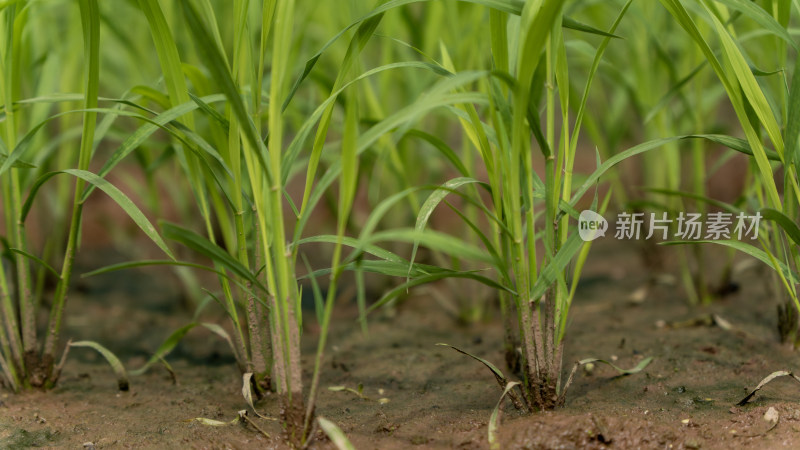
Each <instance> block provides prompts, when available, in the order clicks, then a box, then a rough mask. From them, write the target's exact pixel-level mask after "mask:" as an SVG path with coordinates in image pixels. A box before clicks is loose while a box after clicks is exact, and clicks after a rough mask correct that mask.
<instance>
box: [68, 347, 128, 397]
mask: <svg viewBox="0 0 800 450" xmlns="http://www.w3.org/2000/svg"><path fill="white" fill-rule="evenodd" d="M69 347H88V348H91V349H94V350H95V351H97V352H98V353H100V354H101V355H103V358H105V359H106V361H108V364H110V365H111V368H112V369H113V370H114V373H115V374H116V375H117V386H118V387H119V390H120V391H127V390H128V389H129V388H130V383H128V374H127V373H126V372H125V367H123V365H122V363H121V362H120V361H119V358H117V357H116V355H114V354H113V353H111V351H110V350H108V349H107V348H105V347H103V346H102V345H100V344H98V343H97V342H94V341H78V342H70V343H69Z"/></svg>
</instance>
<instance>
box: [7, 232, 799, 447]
mask: <svg viewBox="0 0 800 450" xmlns="http://www.w3.org/2000/svg"><path fill="white" fill-rule="evenodd" d="M670 251H672V250H670ZM106 253H108V252H105V253H104V252H103V251H93V252H88V254H89V255H90V256H89V257H88V258H87V257H84V259H83V260H82V261H81V264H82V268H83V269H84V270H90V269H93V268H97V267H99V266H102V265H104V264H108V263H109V261H105V262H104V258H106V257H107V256H108V255H106ZM84 254H87V253H84ZM116 257H117V258H118V256H116ZM725 258H726V253H725V252H719V253H717V252H715V249H711V248H709V251H708V255H707V259H708V260H709V264H708V267H707V276H708V277H709V278H710V279H714V277H715V276H716V275H718V272H719V270H720V267H721V266H722V261H723V260H724V259H725ZM108 259H114V256H113V255H112V256H111V257H109V258H108ZM736 261H737V269H736V270H735V271H734V278H733V281H734V282H735V283H736V285H737V287H738V289H736V290H735V292H733V293H731V294H729V295H727V296H726V297H724V298H722V299H720V300H717V301H716V302H714V303H713V304H712V305H711V306H708V307H704V306H695V307H692V306H689V305H688V304H687V301H686V299H685V296H684V294H683V290H682V289H681V288H680V286H679V285H678V283H677V282H676V281H675V280H676V279H677V278H676V277H675V276H674V274H673V275H672V276H664V275H663V274H662V275H661V276H657V277H654V276H653V274H651V273H648V271H647V270H645V268H644V266H643V264H642V257H641V254H640V251H639V248H638V247H637V246H636V245H634V244H632V243H627V242H621V241H617V240H615V239H613V238H605V239H601V240H599V241H598V242H597V243H596V244H595V246H594V247H593V249H592V252H591V254H590V256H589V260H588V262H587V266H586V268H585V269H584V276H583V277H582V279H581V283H580V285H579V288H578V292H577V295H576V298H575V301H574V303H573V306H572V309H571V311H570V323H569V328H568V334H567V337H566V347H565V356H564V373H565V376H566V373H567V372H568V370H569V368H571V366H572V363H573V362H575V361H577V360H579V359H583V358H589V357H595V358H602V359H607V360H613V361H614V362H615V364H617V365H619V366H621V367H633V366H635V365H636V364H638V363H639V362H640V361H641V360H642V359H644V358H646V357H650V356H652V357H653V358H654V359H653V362H652V363H651V364H650V365H649V366H647V367H646V368H645V369H644V370H643V371H642V372H640V373H638V374H635V375H630V376H624V377H621V376H617V374H616V372H614V371H613V370H612V369H611V368H609V367H607V366H604V365H598V366H597V367H595V368H594V370H591V371H587V370H583V369H579V370H578V372H577V374H576V377H575V381H574V383H573V385H572V387H571V388H570V391H569V393H568V396H567V402H566V405H565V406H564V407H563V408H560V409H558V410H556V411H553V412H547V413H534V414H530V415H524V414H521V413H520V412H517V411H515V410H514V408H513V406H512V405H511V403H510V402H508V401H506V402H505V403H504V404H503V406H502V411H503V412H502V415H501V419H502V420H501V425H500V429H499V435H498V440H499V444H500V447H501V448H532V449H570V448H597V449H602V448H664V449H670V448H675V449H679V448H691V449H697V448H703V449H729V448H745V447H746V448H800V383H797V382H796V381H794V380H792V379H790V378H788V377H784V378H782V379H778V380H776V381H774V382H772V383H770V384H769V385H767V386H766V387H765V388H764V389H762V390H761V391H760V392H759V393H758V394H756V396H755V397H754V398H753V400H752V401H751V402H750V403H748V404H747V405H745V406H735V404H736V403H737V402H738V401H739V400H741V399H742V398H743V397H744V396H745V395H747V393H748V390H749V389H752V388H754V387H755V386H756V385H757V384H758V382H759V381H760V380H761V379H762V378H764V377H766V376H767V375H769V374H770V373H772V372H774V371H777V370H793V369H794V368H795V367H796V365H797V362H798V353H797V352H794V351H792V350H791V349H789V348H787V347H786V346H783V345H781V344H780V343H779V339H778V335H777V331H776V330H777V325H776V322H777V314H776V305H777V301H776V300H775V299H774V298H771V297H770V296H769V294H768V293H767V290H766V289H765V286H764V283H763V280H764V279H765V278H766V274H767V272H766V270H765V269H764V268H763V267H761V266H760V265H759V264H760V263H757V264H755V263H754V264H748V263H747V262H746V258H744V257H740V256H737V259H736ZM672 266H674V264H670V263H669V261H668V262H667V263H666V265H665V267H667V269H666V270H665V272H669V268H670V267H672ZM654 279H655V280H656V281H654V282H653V281H652V280H654ZM211 283H213V280H212V281H211V282H210V284H209V287H213V284H211ZM648 286H649V287H648ZM442 287H443V288H444V287H446V285H442ZM645 289H646V291H645ZM477 291H478V290H471V289H469V288H468V287H466V288H465V289H460V290H459V292H453V293H449V295H451V296H452V297H453V299H452V300H453V301H455V302H459V301H462V300H463V296H465V295H469V294H470V293H471V292H477ZM637 291H638V292H637ZM632 294H633V295H632ZM180 296H181V294H180V289H179V288H178V283H177V281H176V277H174V275H171V273H170V272H169V271H168V270H164V269H163V268H156V269H153V268H142V269H135V270H128V271H125V272H116V273H111V274H107V275H102V276H97V277H92V278H87V279H85V280H82V281H80V282H79V283H78V284H77V285H76V290H75V292H74V293H73V294H72V295H71V297H70V300H69V304H68V306H67V323H66V327H67V328H66V330H65V333H64V337H65V339H66V338H72V339H76V340H78V339H90V340H95V341H98V342H100V343H102V344H103V345H105V346H107V347H108V348H109V349H111V350H112V351H114V352H116V353H117V354H118V355H119V356H120V358H121V360H122V361H123V363H124V364H125V366H126V367H127V368H128V369H136V368H138V367H141V366H142V365H143V364H144V362H145V361H146V359H147V358H148V357H149V356H150V355H151V354H152V353H153V352H154V351H155V349H156V348H157V347H158V346H159V344H160V343H161V342H162V341H163V340H164V339H165V338H166V337H167V336H169V335H170V334H171V333H172V332H173V331H174V330H176V329H177V328H179V327H180V326H183V325H185V324H187V323H190V322H191V321H192V317H193V313H194V311H193V308H191V307H189V308H187V307H186V306H182V303H183V304H185V302H181V301H180V300H179V299H180ZM338 307H339V309H338V312H337V316H336V318H335V323H334V329H333V331H332V335H331V338H330V339H329V346H328V351H327V353H326V356H325V364H324V371H323V373H322V381H321V388H322V389H321V394H320V396H319V401H318V406H317V409H316V411H317V414H318V415H320V416H323V417H325V418H327V419H329V420H331V421H333V422H335V423H336V424H338V425H339V426H340V427H341V429H342V430H343V431H344V432H345V434H346V435H347V436H348V437H349V439H350V440H351V441H352V443H353V444H354V446H355V447H356V448H359V449H371V448H376V449H377V448H380V449H384V448H411V447H418V448H464V449H471V448H488V447H489V443H488V439H487V425H488V422H489V417H490V415H491V413H492V410H493V408H494V406H495V404H496V403H497V401H498V399H499V397H500V394H501V392H500V389H499V388H498V385H497V383H496V382H495V380H494V379H493V377H492V375H491V373H490V372H489V371H488V370H487V369H486V368H485V367H483V366H482V365H480V364H479V363H477V362H475V361H474V360H472V359H470V358H467V357H465V356H463V355H461V354H459V353H457V352H455V351H453V350H451V349H448V348H446V347H441V346H436V345H435V344H437V343H440V342H444V343H448V344H452V345H454V346H457V347H460V348H462V349H464V350H466V351H468V352H471V353H474V354H476V355H478V356H480V357H483V358H485V359H487V360H489V361H491V362H493V363H495V364H496V365H497V366H498V367H500V368H502V369H504V368H505V367H504V365H502V364H501V363H502V362H503V361H504V358H503V354H502V351H501V348H502V343H501V339H502V332H503V330H502V328H501V325H500V321H499V320H498V317H497V314H496V313H491V312H490V313H489V314H488V316H489V317H487V318H486V319H485V320H483V321H481V322H478V323H472V324H469V325H465V324H463V323H460V322H459V321H457V320H454V318H453V317H452V315H450V314H448V313H446V312H445V310H444V309H443V308H442V307H441V306H440V305H439V302H437V301H434V299H432V296H431V295H430V290H429V289H417V290H416V291H412V292H411V293H410V295H409V297H408V298H407V299H405V300H404V301H402V302H400V303H398V304H397V305H396V306H395V307H394V308H393V309H391V310H382V311H378V312H376V313H374V314H372V315H371V316H370V317H369V322H368V325H369V327H368V335H365V334H364V333H363V332H362V331H361V329H360V327H359V326H358V323H357V308H356V307H355V305H354V304H352V303H351V302H348V301H342V302H340V304H339V305H338ZM714 315H716V317H719V318H722V319H723V320H724V322H723V324H727V325H729V326H724V327H720V326H719V325H715V321H716V319H714V320H710V319H709V318H711V317H714ZM200 320H201V321H208V322H216V323H220V324H222V325H224V326H226V327H227V322H226V320H225V318H224V316H222V314H221V313H220V312H219V311H218V309H217V308H216V307H215V306H213V305H211V306H210V307H208V308H206V309H205V310H204V312H203V313H202V315H201V317H200ZM304 328H305V331H304V340H305V341H304V352H305V357H304V362H305V367H306V375H307V377H308V379H310V374H311V370H312V364H313V351H314V348H315V343H316V338H317V336H318V332H319V330H318V328H317V326H316V324H315V320H314V314H313V312H312V311H309V312H308V314H307V319H306V324H305V327H304ZM166 360H167V361H168V363H169V364H170V365H171V367H172V369H173V371H174V373H175V377H174V378H173V376H172V375H171V374H170V373H169V372H168V371H167V370H166V369H165V367H164V366H163V365H156V366H153V367H152V368H151V369H150V370H149V371H148V372H147V373H145V374H144V375H141V376H136V377H132V378H131V389H130V390H129V391H127V392H120V391H118V390H117V388H116V386H117V384H116V379H115V377H114V374H113V373H112V372H111V370H110V368H109V367H108V366H107V365H106V364H105V363H104V361H102V359H101V357H99V356H98V355H96V354H95V353H94V352H93V351H92V350H90V349H86V348H74V349H73V350H72V351H71V353H70V357H69V360H68V362H67V364H66V366H65V367H64V372H63V375H62V379H61V380H60V382H59V384H58V386H57V387H56V388H55V389H53V390H52V391H50V392H29V393H24V394H20V395H13V394H10V393H9V392H8V391H6V390H3V391H1V392H2V398H1V399H0V447H2V448H28V447H45V448H47V447H53V448H55V447H59V448H84V447H85V448H96V449H100V448H159V449H161V448H198V449H206V448H208V449H226V448H242V449H246V448H284V447H285V445H284V444H283V441H282V440H281V429H280V426H279V424H278V422H276V421H274V420H271V419H270V417H274V416H275V414H276V412H277V411H278V404H277V399H276V398H275V397H274V396H272V397H267V398H265V399H263V400H261V401H260V402H258V403H257V404H256V408H257V409H258V412H259V413H261V414H262V415H264V416H265V417H267V418H260V417H257V416H256V415H255V414H254V413H253V411H248V412H249V414H248V418H249V423H248V424H242V423H233V424H229V425H225V426H209V425H206V424H204V423H202V422H201V421H198V420H196V419H197V418H205V419H213V420H216V421H221V422H230V421H233V420H234V419H236V418H237V417H238V416H237V412H238V411H240V410H249V407H248V406H247V405H246V403H245V401H244V400H243V398H242V395H241V376H240V374H239V372H238V369H237V368H236V364H235V362H234V360H233V358H232V356H231V352H230V351H229V349H228V347H227V344H226V343H225V342H224V341H221V340H220V339H219V338H218V337H216V336H215V335H213V334H211V333H210V332H208V331H206V330H205V329H200V328H197V329H195V330H193V331H191V332H190V333H189V334H188V335H187V336H186V338H185V339H184V340H183V341H182V342H181V344H180V345H179V346H178V347H177V348H176V349H175V350H174V351H173V352H172V353H171V354H170V355H169V356H167V358H166ZM335 386H344V387H347V388H352V389H354V390H358V387H359V386H362V387H363V391H362V396H363V397H364V398H360V397H359V396H358V395H356V394H354V393H353V392H351V391H347V390H338V391H337V390H330V389H328V388H329V387H335ZM379 399H388V402H386V401H385V400H384V401H383V402H381V401H379ZM769 408H774V409H775V411H774V412H777V413H778V420H777V424H776V423H775V422H774V421H772V422H768V421H767V420H765V419H764V415H765V413H766V412H767V411H768V409H769ZM253 424H255V426H254V425H253ZM256 427H257V428H256ZM316 436H317V439H315V440H314V441H313V442H312V444H311V447H312V448H332V447H333V446H332V444H331V443H330V442H329V441H327V440H326V439H325V438H324V437H322V435H321V433H320V432H317V433H316Z"/></svg>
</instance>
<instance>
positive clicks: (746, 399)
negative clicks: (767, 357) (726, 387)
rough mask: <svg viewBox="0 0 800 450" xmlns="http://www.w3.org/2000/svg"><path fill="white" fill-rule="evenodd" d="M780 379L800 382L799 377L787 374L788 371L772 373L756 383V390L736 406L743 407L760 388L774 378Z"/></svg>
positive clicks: (790, 373)
mask: <svg viewBox="0 0 800 450" xmlns="http://www.w3.org/2000/svg"><path fill="white" fill-rule="evenodd" d="M780 377H792V378H794V379H795V380H797V381H798V382H800V377H798V376H797V375H795V374H793V373H792V372H789V371H788V370H779V371H777V372H772V373H771V374H769V375H768V376H767V377H766V378H764V379H763V380H761V382H760V383H758V386H756V388H755V389H753V391H752V392H750V393H749V394H747V397H745V398H743V399H742V400H741V401H740V402H739V403H737V404H736V406H744V405H746V404H747V402H749V401H750V399H751V398H753V396H754V395H756V392H758V391H760V390H761V388H763V387H764V386H765V385H766V384H767V383H769V382H770V381H772V380H774V379H775V378H780Z"/></svg>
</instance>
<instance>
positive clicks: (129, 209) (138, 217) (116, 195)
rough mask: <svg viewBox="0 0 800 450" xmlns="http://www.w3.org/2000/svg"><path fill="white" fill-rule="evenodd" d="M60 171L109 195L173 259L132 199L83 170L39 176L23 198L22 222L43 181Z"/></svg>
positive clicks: (67, 170) (70, 170)
mask: <svg viewBox="0 0 800 450" xmlns="http://www.w3.org/2000/svg"><path fill="white" fill-rule="evenodd" d="M62 173H65V174H68V175H72V176H75V177H78V178H80V179H82V180H84V181H86V182H88V183H91V184H92V185H94V186H96V187H98V188H100V190H102V191H103V192H105V193H106V194H108V196H109V197H111V199H112V200H114V202H116V204H117V205H119V206H120V207H121V208H122V209H123V210H124V211H125V213H127V214H128V217H130V218H131V219H133V221H134V222H135V223H136V225H138V226H139V228H140V229H141V230H142V231H144V233H145V234H146V235H147V237H149V238H150V239H151V240H152V241H153V242H154V243H155V244H156V245H157V246H158V247H159V248H160V249H161V250H162V251H164V253H166V254H167V256H169V257H170V258H172V259H173V260H174V259H175V256H174V255H173V254H172V252H171V251H170V249H169V247H167V244H166V243H165V242H164V241H163V240H162V239H161V236H160V235H159V234H158V232H157V231H156V229H155V227H154V226H153V224H151V223H150V221H149V220H147V217H145V215H144V213H142V211H141V210H140V209H139V208H138V207H137V206H136V204H135V203H133V201H132V200H131V199H130V198H128V196H127V195H125V194H124V193H122V191H120V190H119V189H118V188H117V187H116V186H114V185H113V184H111V183H110V182H109V181H107V180H106V179H104V178H101V177H99V176H97V175H95V174H93V173H91V172H88V171H85V170H78V169H66V170H61V171H57V172H49V173H46V174H44V175H42V176H41V177H39V179H38V180H36V182H35V183H34V184H33V186H32V187H31V190H30V193H29V194H28V198H27V199H26V200H25V204H24V205H23V207H22V212H21V214H20V220H21V221H23V222H24V221H25V219H26V218H27V216H28V212H29V211H30V209H31V206H32V205H33V200H34V198H35V197H36V194H37V192H38V190H39V188H41V187H42V185H43V184H44V183H45V182H47V180H49V179H50V178H52V177H54V176H56V175H58V174H62Z"/></svg>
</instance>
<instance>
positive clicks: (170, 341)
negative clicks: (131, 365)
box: [131, 323, 198, 376]
mask: <svg viewBox="0 0 800 450" xmlns="http://www.w3.org/2000/svg"><path fill="white" fill-rule="evenodd" d="M197 325H198V324H197V323H190V324H188V325H184V326H182V327H180V328H178V329H177V330H175V331H173V332H172V334H170V335H169V337H167V339H165V340H164V342H162V343H161V345H159V346H158V349H156V351H155V353H153V356H151V357H150V359H148V360H147V362H146V363H145V364H144V365H143V366H142V367H140V368H138V369H136V370H132V371H131V375H133V376H139V375H143V374H144V373H145V372H147V369H149V368H150V366H152V365H153V364H155V363H157V362H158V361H159V360H161V359H162V358H164V357H165V356H167V355H168V354H169V353H170V352H172V350H174V349H175V346H177V345H178V343H179V342H180V341H181V339H183V337H184V336H186V333H188V332H189V331H191V329H192V328H194V327H196V326H197Z"/></svg>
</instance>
